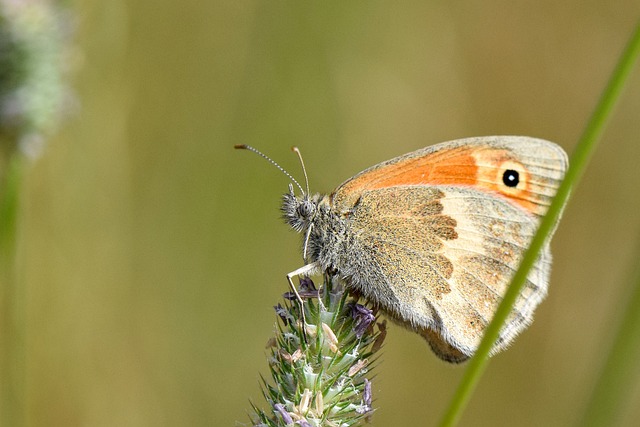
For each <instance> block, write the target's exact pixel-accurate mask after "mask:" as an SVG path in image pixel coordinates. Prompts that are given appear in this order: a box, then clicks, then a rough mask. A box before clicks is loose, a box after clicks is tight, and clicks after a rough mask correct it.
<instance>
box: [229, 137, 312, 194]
mask: <svg viewBox="0 0 640 427" xmlns="http://www.w3.org/2000/svg"><path fill="white" fill-rule="evenodd" d="M233 148H235V149H238V150H249V151H253V152H254V153H256V154H257V155H258V156H260V157H262V158H263V159H265V160H266V161H268V162H269V163H271V164H272V165H273V166H275V167H276V168H278V169H279V170H280V172H282V173H283V174H285V175H286V176H287V177H288V178H289V179H290V180H291V181H293V183H294V184H296V185H297V186H298V188H299V189H300V191H301V192H302V194H309V184H308V183H307V193H305V192H304V189H303V188H302V186H301V185H300V183H299V182H298V181H296V179H295V178H294V177H292V176H291V174H290V173H289V172H287V171H286V170H285V169H284V168H283V167H282V166H280V165H279V164H277V163H276V162H275V161H274V160H272V159H271V157H269V156H267V155H266V154H263V153H262V152H261V151H259V150H258V149H256V148H253V147H252V146H250V145H245V144H238V145H234V146H233ZM302 170H303V171H304V166H303V169H302ZM304 177H305V180H306V179H307V173H306V172H305V174H304Z"/></svg>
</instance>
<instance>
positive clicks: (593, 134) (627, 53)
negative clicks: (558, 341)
mask: <svg viewBox="0 0 640 427" xmlns="http://www.w3.org/2000/svg"><path fill="white" fill-rule="evenodd" d="M639 55H640V23H638V24H637V25H636V28H635V30H634V32H633V34H632V36H631V38H630V40H629V43H628V44H627V47H626V49H625V50H624V52H623V53H622V56H621V58H620V61H619V62H618V64H617V66H616V68H615V69H614V71H613V74H612V75H611V79H610V80H609V83H608V85H607V87H606V88H605V90H604V92H603V94H602V97H601V98H600V101H599V103H598V104H597V106H596V109H595V111H594V112H593V115H592V116H591V118H590V120H589V122H588V123H587V127H586V129H585V131H584V133H583V135H582V138H581V139H580V142H579V143H578V145H577V146H576V149H575V151H574V153H573V155H572V156H571V162H570V166H569V170H568V171H567V175H566V176H565V179H564V180H563V182H562V183H561V184H560V187H559V188H558V194H557V195H556V197H555V198H554V199H553V202H552V203H551V206H550V207H549V211H548V212H547V214H546V215H545V217H544V218H543V219H542V221H541V224H540V228H539V229H538V231H537V233H536V235H535V236H534V238H533V240H532V242H531V245H530V246H529V248H528V250H527V251H526V253H525V255H524V258H523V260H522V263H521V264H520V267H519V268H518V271H516V274H515V275H514V276H513V280H512V281H511V285H510V286H509V289H508V290H507V293H506V294H505V296H504V298H503V300H502V302H501V303H500V306H499V307H498V310H497V311H496V314H495V316H494V318H493V320H492V321H491V323H490V324H489V326H488V327H487V330H486V332H485V335H484V337H483V339H482V342H481V343H480V346H479V347H478V351H477V352H476V354H475V355H474V357H473V358H472V359H471V360H470V362H469V365H468V366H467V369H466V371H465V373H464V376H463V378H462V381H461V382H460V384H459V386H458V388H457V390H456V392H455V394H454V396H453V398H452V400H451V403H450V405H449V408H448V409H447V411H446V412H445V414H444V416H443V418H442V419H441V421H440V426H443V427H444V426H455V425H456V424H457V423H458V421H459V420H460V417H461V416H462V412H463V410H464V408H465V407H466V405H467V403H468V401H469V399H470V398H471V394H472V393H473V391H474V390H475V388H476V386H477V384H478V381H479V380H480V377H481V376H482V373H483V372H484V370H485V369H486V366H487V360H488V357H489V351H490V350H491V348H492V347H493V344H494V343H495V342H496V340H497V338H498V335H499V332H500V329H501V328H502V325H503V324H504V322H505V320H506V319H507V316H508V315H509V313H511V309H512V307H513V305H514V303H515V301H516V299H517V297H518V295H519V294H520V291H521V290H522V287H523V286H524V283H525V280H526V278H527V275H528V273H529V270H530V269H531V267H533V264H534V263H535V261H536V259H537V258H538V253H539V252H540V250H541V249H542V247H543V246H544V244H545V241H546V240H547V236H549V233H550V232H551V231H552V230H553V228H554V225H555V224H556V222H557V220H558V219H559V217H560V214H561V213H562V209H563V207H564V205H565V203H566V202H567V199H568V198H569V192H570V190H571V188H572V187H574V186H575V185H576V184H577V183H578V181H579V179H580V177H581V176H582V174H583V172H584V170H585V168H586V166H587V163H588V161H589V159H590V157H591V155H592V153H593V151H594V150H595V147H596V143H597V141H598V139H599V138H600V135H602V132H603V130H604V126H605V124H606V122H607V120H608V119H609V117H610V116H611V114H612V113H613V108H614V106H615V104H616V101H617V100H618V99H619V98H620V94H621V93H622V89H623V86H624V83H625V82H626V81H627V78H628V76H629V74H630V72H631V70H632V68H633V65H634V63H635V61H636V60H637V58H638V56H639Z"/></svg>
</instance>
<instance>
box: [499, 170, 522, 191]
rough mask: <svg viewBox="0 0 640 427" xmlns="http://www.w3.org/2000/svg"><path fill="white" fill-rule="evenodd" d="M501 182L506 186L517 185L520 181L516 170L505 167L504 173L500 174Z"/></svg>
mask: <svg viewBox="0 0 640 427" xmlns="http://www.w3.org/2000/svg"><path fill="white" fill-rule="evenodd" d="M502 182H504V185H506V186H507V187H517V186H518V183H519V182H520V175H519V174H518V171H514V170H513V169H507V170H506V171H504V174H503V175H502Z"/></svg>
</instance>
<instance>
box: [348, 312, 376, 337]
mask: <svg viewBox="0 0 640 427" xmlns="http://www.w3.org/2000/svg"><path fill="white" fill-rule="evenodd" d="M351 316H352V317H353V320H355V325H354V327H353V330H354V331H355V333H356V337H358V338H362V335H364V333H365V332H366V331H367V329H369V326H370V325H371V324H372V323H373V322H375V320H376V316H374V315H373V311H371V310H369V309H368V308H367V307H365V306H364V305H361V304H354V305H353V306H352V308H351Z"/></svg>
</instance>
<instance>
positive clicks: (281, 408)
mask: <svg viewBox="0 0 640 427" xmlns="http://www.w3.org/2000/svg"><path fill="white" fill-rule="evenodd" d="M273 409H275V410H276V412H277V413H278V414H279V415H280V416H281V417H282V421H284V423H285V424H286V425H289V424H293V419H292V418H291V415H289V413H288V412H287V410H286V408H285V407H284V405H283V404H282V403H276V404H275V405H273Z"/></svg>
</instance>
